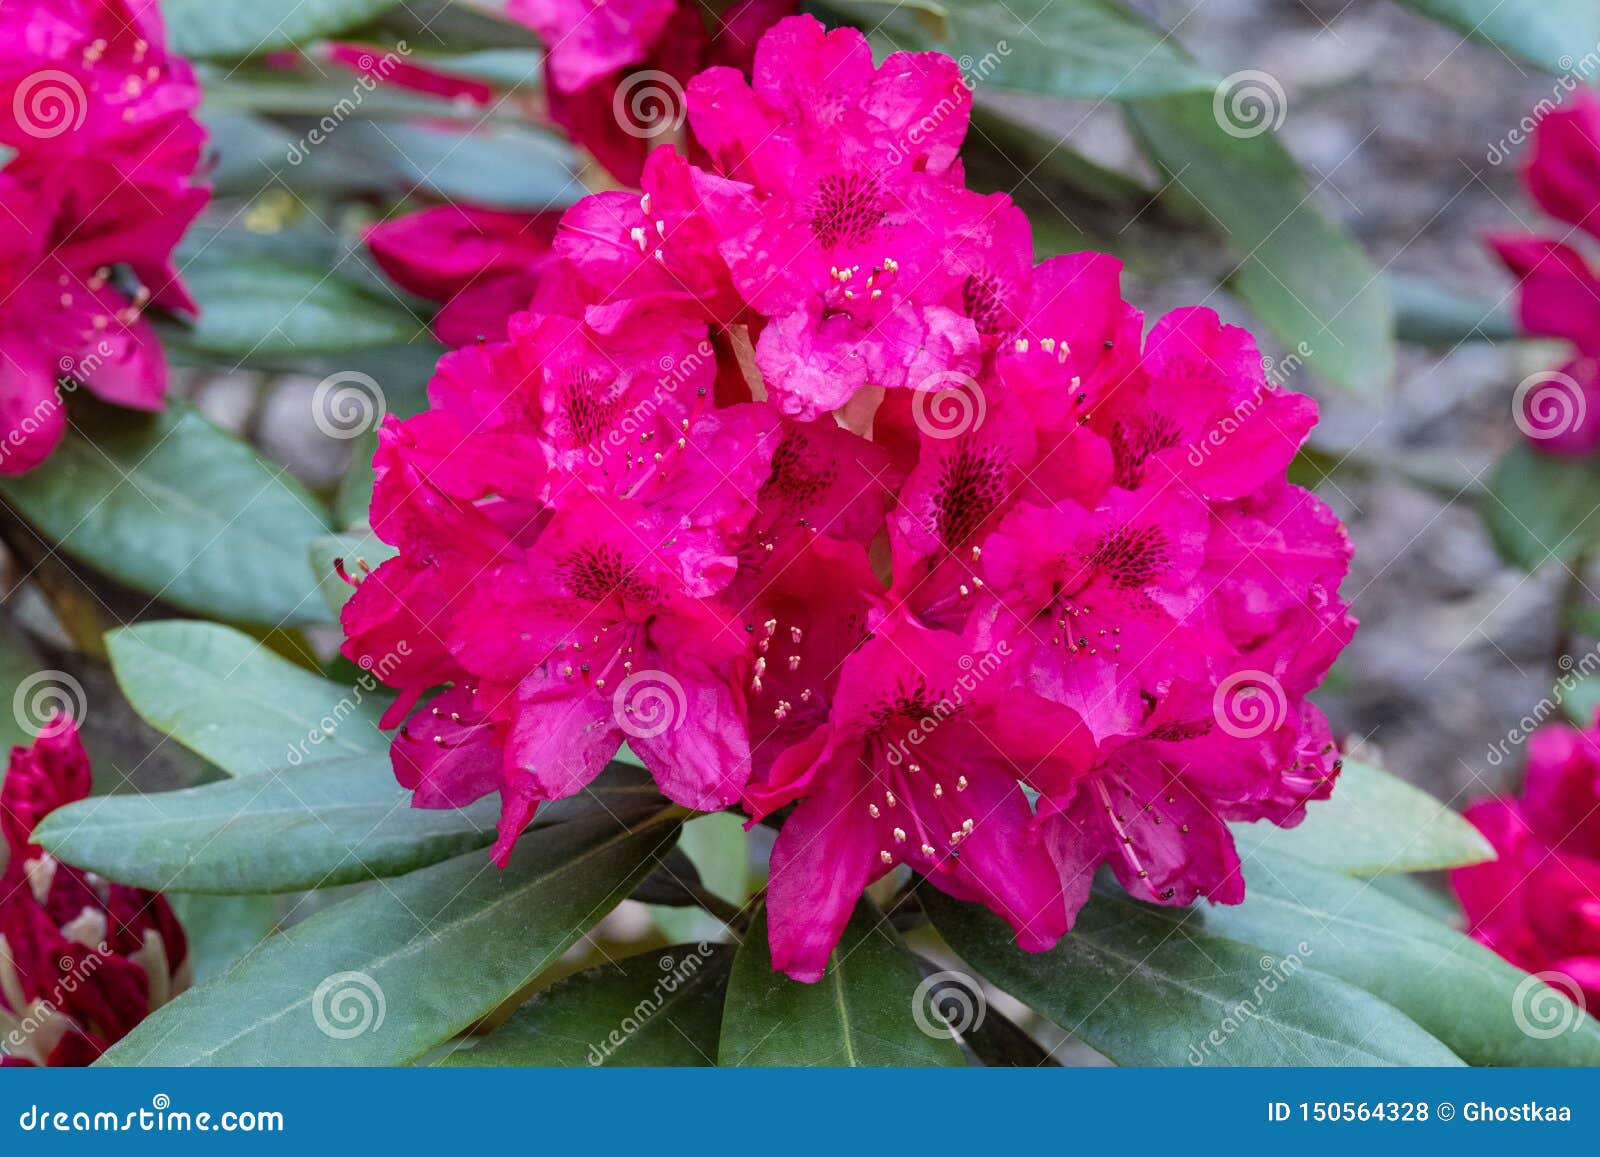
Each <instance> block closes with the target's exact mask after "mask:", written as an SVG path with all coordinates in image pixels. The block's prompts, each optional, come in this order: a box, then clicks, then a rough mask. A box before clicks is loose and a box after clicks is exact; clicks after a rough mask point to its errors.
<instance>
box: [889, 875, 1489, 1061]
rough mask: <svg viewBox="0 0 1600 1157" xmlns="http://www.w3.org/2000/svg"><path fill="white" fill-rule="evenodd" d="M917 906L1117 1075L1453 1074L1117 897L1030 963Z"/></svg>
mask: <svg viewBox="0 0 1600 1157" xmlns="http://www.w3.org/2000/svg"><path fill="white" fill-rule="evenodd" d="M920 895H921V896H922V899H923V906H924V907H925V908H926V909H927V911H928V915H929V916H930V917H931V918H932V920H933V922H934V925H935V926H936V927H937V928H938V930H939V933H940V935H942V936H943V937H944V938H945V940H946V942H948V943H949V945H950V947H951V948H953V949H954V950H955V951H956V952H957V953H958V954H959V955H960V956H961V957H962V958H963V959H965V960H966V961H967V963H968V964H969V965H971V966H972V967H974V968H976V969H978V971H979V972H981V973H982V974H983V975H984V976H985V977H987V978H988V979H989V980H990V981H991V982H993V983H994V984H996V985H998V986H999V987H1001V988H1003V989H1005V990H1006V991H1007V992H1009V993H1010V994H1011V995H1012V996H1014V997H1016V998H1017V999H1018V1000H1021V1001H1022V1002H1024V1003H1025V1004H1027V1005H1028V1006H1029V1007H1031V1008H1032V1009H1033V1010H1034V1011H1036V1012H1038V1013H1040V1014H1041V1015H1043V1016H1046V1017H1049V1018H1050V1019H1051V1020H1053V1021H1054V1022H1055V1023H1056V1024H1058V1025H1060V1026H1061V1027H1062V1028H1063V1029H1065V1030H1066V1031H1067V1032H1069V1033H1071V1034H1072V1035H1073V1036H1075V1037H1078V1038H1079V1039H1080V1040H1082V1041H1084V1042H1085V1043H1087V1044H1089V1045H1091V1046H1092V1047H1094V1048H1096V1049H1098V1050H1099V1051H1100V1052H1102V1053H1104V1054H1105V1055H1106V1056H1108V1057H1110V1058H1111V1059H1112V1060H1113V1061H1115V1062H1117V1063H1118V1064H1123V1065H1200V1064H1218V1065H1262V1066H1272V1067H1279V1066H1289V1065H1385V1064H1398V1065H1454V1064H1459V1063H1460V1062H1459V1060H1458V1059H1457V1058H1456V1057H1455V1056H1454V1055H1453V1054H1452V1053H1451V1052H1450V1050H1449V1049H1447V1048H1445V1047H1444V1045H1442V1044H1440V1043H1439V1042H1438V1041H1436V1040H1435V1039H1434V1038H1433V1037H1431V1036H1429V1035H1428V1034H1427V1033H1425V1032H1423V1031H1422V1029H1420V1028H1418V1027H1417V1025H1416V1024H1414V1023H1413V1022H1412V1021H1410V1020H1409V1019H1407V1018H1406V1017H1405V1016H1404V1015H1403V1014H1402V1013H1400V1012H1398V1011H1397V1010H1395V1009H1394V1008H1391V1007H1390V1006H1389V1005H1387V1004H1385V1003H1383V1002H1382V1001H1381V1000H1379V999H1378V998H1377V997H1375V996H1372V995H1371V994H1369V993H1366V992H1363V991H1361V990H1360V989H1359V988H1356V987H1354V986H1353V985H1350V984H1347V983H1346V982H1345V981H1342V980H1339V979H1337V978H1335V977H1332V976H1328V975H1325V974H1323V973H1321V972H1318V971H1316V970H1315V969H1313V968H1309V967H1305V966H1304V964H1303V962H1300V961H1296V962H1294V964H1293V967H1292V968H1291V967H1289V962H1287V961H1282V960H1277V959H1268V958H1264V957H1263V955H1262V952H1261V949H1259V948H1254V947H1251V946H1250V945H1247V944H1241V943H1238V942H1236V941H1233V940H1226V939H1223V938H1222V937H1219V936H1211V935H1207V934H1206V933H1204V932H1203V931H1202V928H1201V922H1200V921H1198V920H1196V921H1195V922H1194V923H1193V924H1192V925H1190V924H1187V923H1183V922H1181V919H1180V920H1179V921H1178V922H1175V921H1174V918H1173V915H1172V914H1170V913H1162V912H1159V911H1156V910H1154V909H1151V908H1149V907H1147V906H1145V905H1143V904H1136V903H1134V902H1133V901H1132V900H1129V899H1128V898H1127V897H1126V896H1113V895H1108V894H1105V893H1103V892H1099V891H1097V892H1096V893H1095V894H1094V895H1093V896H1092V897H1091V898H1090V900H1089V903H1088V904H1087V905H1086V906H1085V907H1084V909H1083V911H1081V912H1080V913H1078V919H1077V924H1076V926H1075V927H1074V929H1073V931H1072V932H1070V933H1068V934H1067V935H1066V936H1064V937H1062V939H1061V942H1060V943H1059V944H1057V945H1056V947H1055V948H1053V949H1051V950H1050V951H1049V952H1039V953H1031V952H1023V951H1021V950H1020V949H1018V948H1017V947H1016V946H1015V945H1014V944H1013V943H1012V942H1011V940H1012V937H1011V932H1010V930H1009V929H1008V928H1007V926H1006V924H1005V922H1004V921H1003V920H1001V919H1000V918H999V917H998V916H995V915H993V914H992V913H990V912H989V911H988V910H987V909H985V908H983V907H981V906H980V905H977V904H963V903H960V902H958V901H955V900H951V899H949V898H948V897H946V896H944V895H943V894H942V893H939V892H936V891H934V890H933V889H932V888H924V889H922V890H921V892H920ZM1178 915H1179V917H1180V918H1181V916H1183V915H1185V913H1179V914H1178ZM1269 983H1270V984H1272V985H1273V986H1274V987H1272V988H1271V989H1268V988H1267V987H1266V985H1268V984H1269ZM1219 1041H1220V1043H1219Z"/></svg>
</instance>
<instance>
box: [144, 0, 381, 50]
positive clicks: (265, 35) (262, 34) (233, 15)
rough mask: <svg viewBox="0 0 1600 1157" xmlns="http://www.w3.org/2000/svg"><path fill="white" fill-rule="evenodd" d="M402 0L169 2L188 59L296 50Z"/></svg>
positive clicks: (176, 39)
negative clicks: (288, 49)
mask: <svg viewBox="0 0 1600 1157" xmlns="http://www.w3.org/2000/svg"><path fill="white" fill-rule="evenodd" d="M395 3H396V0H294V2H293V3H289V2H287V0H279V2H277V3H267V4H262V3H253V2H252V0H220V2H219V0H164V3H163V4H162V14H163V15H164V16H165V17H166V24H167V31H168V34H169V35H170V36H171V38H172V50H173V51H174V52H176V53H179V54H180V55H183V56H198V57H206V56H217V57H228V58H232V57H241V56H258V55H260V54H261V53H264V52H277V51H279V50H280V49H285V48H296V47H298V46H300V45H303V44H308V43H310V42H311V41H314V40H323V39H326V38H327V37H330V36H335V35H337V34H338V33H340V32H343V31H345V30H346V29H347V28H354V27H355V26H356V25H358V24H362V23H364V22H366V21H368V20H372V19H373V18H375V17H376V16H378V15H379V14H380V13H382V12H384V11H385V10H387V9H389V8H391V7H393V6H394V4H395Z"/></svg>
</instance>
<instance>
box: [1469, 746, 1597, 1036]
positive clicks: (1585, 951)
mask: <svg viewBox="0 0 1600 1157" xmlns="http://www.w3.org/2000/svg"><path fill="white" fill-rule="evenodd" d="M1466 816H1467V818H1468V819H1469V820H1471V821H1472V822H1473V823H1474V824H1476V825H1477V827H1478V830H1479V831H1481V832H1482V833H1483V834H1484V836H1485V837H1486V838H1487V839H1488V840H1489V842H1490V843H1491V844H1493V845H1494V849H1495V852H1496V854H1497V855H1498V857H1499V858H1498V859H1495V860H1492V861H1490V862H1489V863H1486V864H1474V865H1473V866H1472V867H1470V868H1457V869H1455V870H1454V871H1453V872H1451V873H1450V882H1451V884H1452V885H1454V887H1455V891H1456V895H1457V896H1459V897H1460V899H1461V907H1462V909H1463V910H1464V911H1465V913H1466V917H1467V924H1468V928H1469V931H1470V932H1471V933H1472V935H1473V937H1475V938H1476V939H1477V940H1480V941H1482V942H1483V943H1484V944H1486V945H1488V946H1489V947H1490V948H1493V949H1494V950H1495V951H1496V952H1498V953H1499V954H1500V955H1501V956H1504V957H1505V958H1506V959H1507V960H1509V961H1510V962H1511V963H1512V964H1515V965H1516V966H1517V967H1518V968H1522V969H1526V970H1527V971H1528V972H1533V973H1540V974H1543V975H1544V977H1545V978H1546V979H1547V980H1549V981H1550V983H1551V984H1552V985H1554V986H1555V987H1558V988H1560V989H1562V990H1563V991H1565V992H1566V993H1567V995H1569V996H1572V997H1574V998H1581V999H1582V1001H1583V1003H1584V1005H1585V1006H1586V1007H1587V1008H1588V1009H1590V1010H1591V1011H1593V1010H1596V1009H1600V901H1597V900H1596V899H1595V896H1596V895H1597V894H1600V727H1592V728H1590V729H1589V730H1587V731H1579V730H1578V729H1577V728H1575V727H1569V726H1567V725H1566V724H1550V725H1548V726H1545V727H1542V728H1540V729H1539V730H1538V731H1536V732H1534V734H1533V736H1532V737H1531V738H1530V739H1529V740H1528V770H1527V777H1526V779H1525V781H1524V784H1523V788H1522V794H1521V795H1520V796H1518V797H1517V798H1515V799H1489V800H1482V801H1480V802H1479V803H1476V804H1474V805H1472V807H1470V808H1468V809H1467V811H1466Z"/></svg>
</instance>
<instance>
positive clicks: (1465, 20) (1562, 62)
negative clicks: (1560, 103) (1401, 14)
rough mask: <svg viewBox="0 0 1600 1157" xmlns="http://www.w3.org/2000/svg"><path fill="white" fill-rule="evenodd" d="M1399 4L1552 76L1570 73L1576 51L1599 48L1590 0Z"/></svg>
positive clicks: (1599, 15) (1599, 27)
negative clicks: (1501, 50)
mask: <svg viewBox="0 0 1600 1157" xmlns="http://www.w3.org/2000/svg"><path fill="white" fill-rule="evenodd" d="M1400 2H1401V3H1402V4H1405V5H1406V6H1407V7H1410V8H1415V9H1416V10H1417V11H1418V12H1421V13H1423V14H1424V15H1426V16H1431V17H1433V18H1434V19H1435V20H1440V21H1443V22H1444V23H1446V24H1448V25H1450V26H1451V27H1452V28H1455V29H1457V30H1459V31H1461V32H1464V33H1466V34H1467V35H1468V36H1469V37H1471V38H1472V39H1473V40H1478V41H1481V42H1483V43H1485V44H1492V45H1494V46H1496V47H1497V48H1501V49H1503V50H1504V51H1505V52H1506V53H1507V54H1508V55H1510V56H1515V57H1519V58H1521V59H1522V60H1526V61H1527V62H1528V63H1529V64H1532V65H1535V66H1537V67H1539V68H1542V69H1543V70H1544V71H1546V72H1548V73H1552V74H1554V73H1570V72H1571V71H1572V70H1573V65H1574V63H1575V62H1574V60H1573V54H1574V53H1575V52H1592V51H1593V50H1594V46H1595V45H1596V44H1600V8H1597V7H1596V6H1595V5H1594V4H1593V3H1592V2H1591V0H1400Z"/></svg>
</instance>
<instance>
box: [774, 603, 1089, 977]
mask: <svg viewBox="0 0 1600 1157" xmlns="http://www.w3.org/2000/svg"><path fill="white" fill-rule="evenodd" d="M980 660H982V662H981V664H980ZM991 661H992V662H995V663H1003V662H1004V659H1003V658H1000V657H999V656H973V655H970V654H968V653H967V652H966V651H965V650H964V648H963V646H962V643H961V640H960V638H959V637H958V636H955V635H951V634H949V633H947V632H940V631H930V630H928V629H926V628H923V627H919V626H916V625H915V624H913V623H911V622H910V621H909V620H905V619H896V620H892V621H889V622H885V623H883V624H880V625H879V627H878V629H877V631H876V633H875V634H874V636H873V637H872V639H871V640H870V641H868V642H867V643H866V644H865V645H864V646H862V647H861V649H860V650H859V651H857V652H856V653H855V654H854V655H853V656H851V658H850V659H849V660H847V661H846V663H845V665H844V668H843V670H842V671H841V673H840V676H839V686H838V690H837V693H836V696H835V699H834V703H833V707H832V711H831V712H830V715H829V720H828V723H827V725H826V726H824V727H820V728H818V729H817V730H816V731H814V732H813V733H812V734H811V736H810V737H809V738H807V739H806V740H804V741H802V742H800V743H797V744H795V745H794V746H793V747H792V748H790V749H789V750H788V751H786V752H785V753H784V754H783V755H782V756H781V757H780V758H779V759H778V761H777V763H776V765H775V766H774V767H773V769H772V773H771V778H770V780H769V781H768V782H767V783H765V784H764V785H762V786H761V788H760V789H759V791H756V792H752V799H751V806H752V807H753V808H754V809H755V811H756V813H757V814H768V813H770V812H772V811H773V810H775V809H777V808H778V807H781V806H783V805H784V804H786V803H788V802H789V801H791V800H794V799H796V798H799V799H801V803H800V805H799V807H797V808H796V809H795V811H794V813H793V814H792V815H791V816H790V817H789V818H788V819H787V820H786V821H785V822H784V825H783V829H782V830H781V831H780V832H779V834H778V842H777V845H776V846H775V847H774V848H773V852H772V878H771V882H770V884H769V886H768V892H767V906H768V911H769V918H770V929H771V937H772V963H773V967H774V968H778V969H781V970H782V971H784V972H787V973H789V975H791V976H793V977H795V978H796V979H798V980H805V981H814V980H817V979H819V978H820V977H821V976H822V973H823V970H824V968H825V967H826V965H827V961H828V954H829V953H830V952H832V951H833V947H834V945H835V944H836V943H838V939H839V935H840V933H841V932H842V931H843V929H844V926H845V924H846V923H847V922H848V921H849V919H850V913H851V911H852V909H853V908H854V907H855V903H856V900H857V898H858V897H859V896H860V894H861V892H862V890H863V889H864V888H865V887H866V886H867V885H868V884H870V883H872V882H873V881H874V880H877V879H879V878H880V877H882V876H884V875H886V874H887V873H888V872H890V871H891V870H893V868H894V867H895V866H896V865H897V864H909V865H911V866H912V868H914V869H915V870H916V871H917V872H919V873H921V874H922V875H924V876H925V877H926V878H927V879H928V881H929V882H930V883H932V884H934V885H935V886H937V887H938V888H940V889H941V890H943V891H945V892H948V893H949V894H950V895H952V896H956V897H958V898H960V899H964V900H975V901H978V902H980V903H983V904H986V905H988V906H989V907H990V908H992V909H994V910H995V911H996V912H997V913H998V914H999V915H1001V916H1003V917H1005V919H1006V920H1007V921H1008V922H1009V923H1010V924H1011V925H1012V927H1013V928H1014V929H1015V930H1016V933H1017V939H1018V943H1019V944H1020V945H1021V946H1022V947H1024V948H1027V949H1030V950H1034V951H1037V950H1039V949H1041V948H1046V947H1049V946H1050V945H1051V944H1053V943H1055V941H1056V938H1057V937H1059V936H1060V935H1061V933H1062V932H1063V931H1064V930H1065V927H1066V913H1065V910H1064V909H1063V908H1062V906H1061V901H1060V896H1059V886H1058V883H1057V879H1056V873H1055V870H1054V868H1053V866H1052V864H1051V862H1050V859H1049V857H1048V855H1047V854H1046V850H1045V848H1044V845H1043V844H1042V842H1041V841H1040V840H1039V839H1038V837H1037V836H1036V835H1035V834H1034V833H1033V832H1032V831H1031V821H1032V811H1031V810H1030V808H1029V806H1028V801H1027V797H1026V796H1024V794H1023V792H1022V788H1021V785H1020V784H1019V783H1018V781H1017V777H1018V763H1017V762H1016V760H1015V756H1014V755H1013V753H1014V752H1015V753H1017V754H1020V748H1019V746H1018V741H1020V740H1022V739H1023V738H1024V737H1023V734H1022V732H1023V730H1024V727H1025V724H1024V720H1023V714H1022V712H1020V711H1017V712H1011V711H1002V710H999V709H996V708H995V707H993V706H992V705H988V704H984V703H983V702H982V701H976V702H975V701H974V700H973V698H972V695H973V692H974V691H975V690H977V689H979V688H981V684H982V683H983V681H984V679H985V678H988V677H990V676H992V674H993V672H992V671H991V670H989V667H988V664H989V663H990V662H991Z"/></svg>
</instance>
